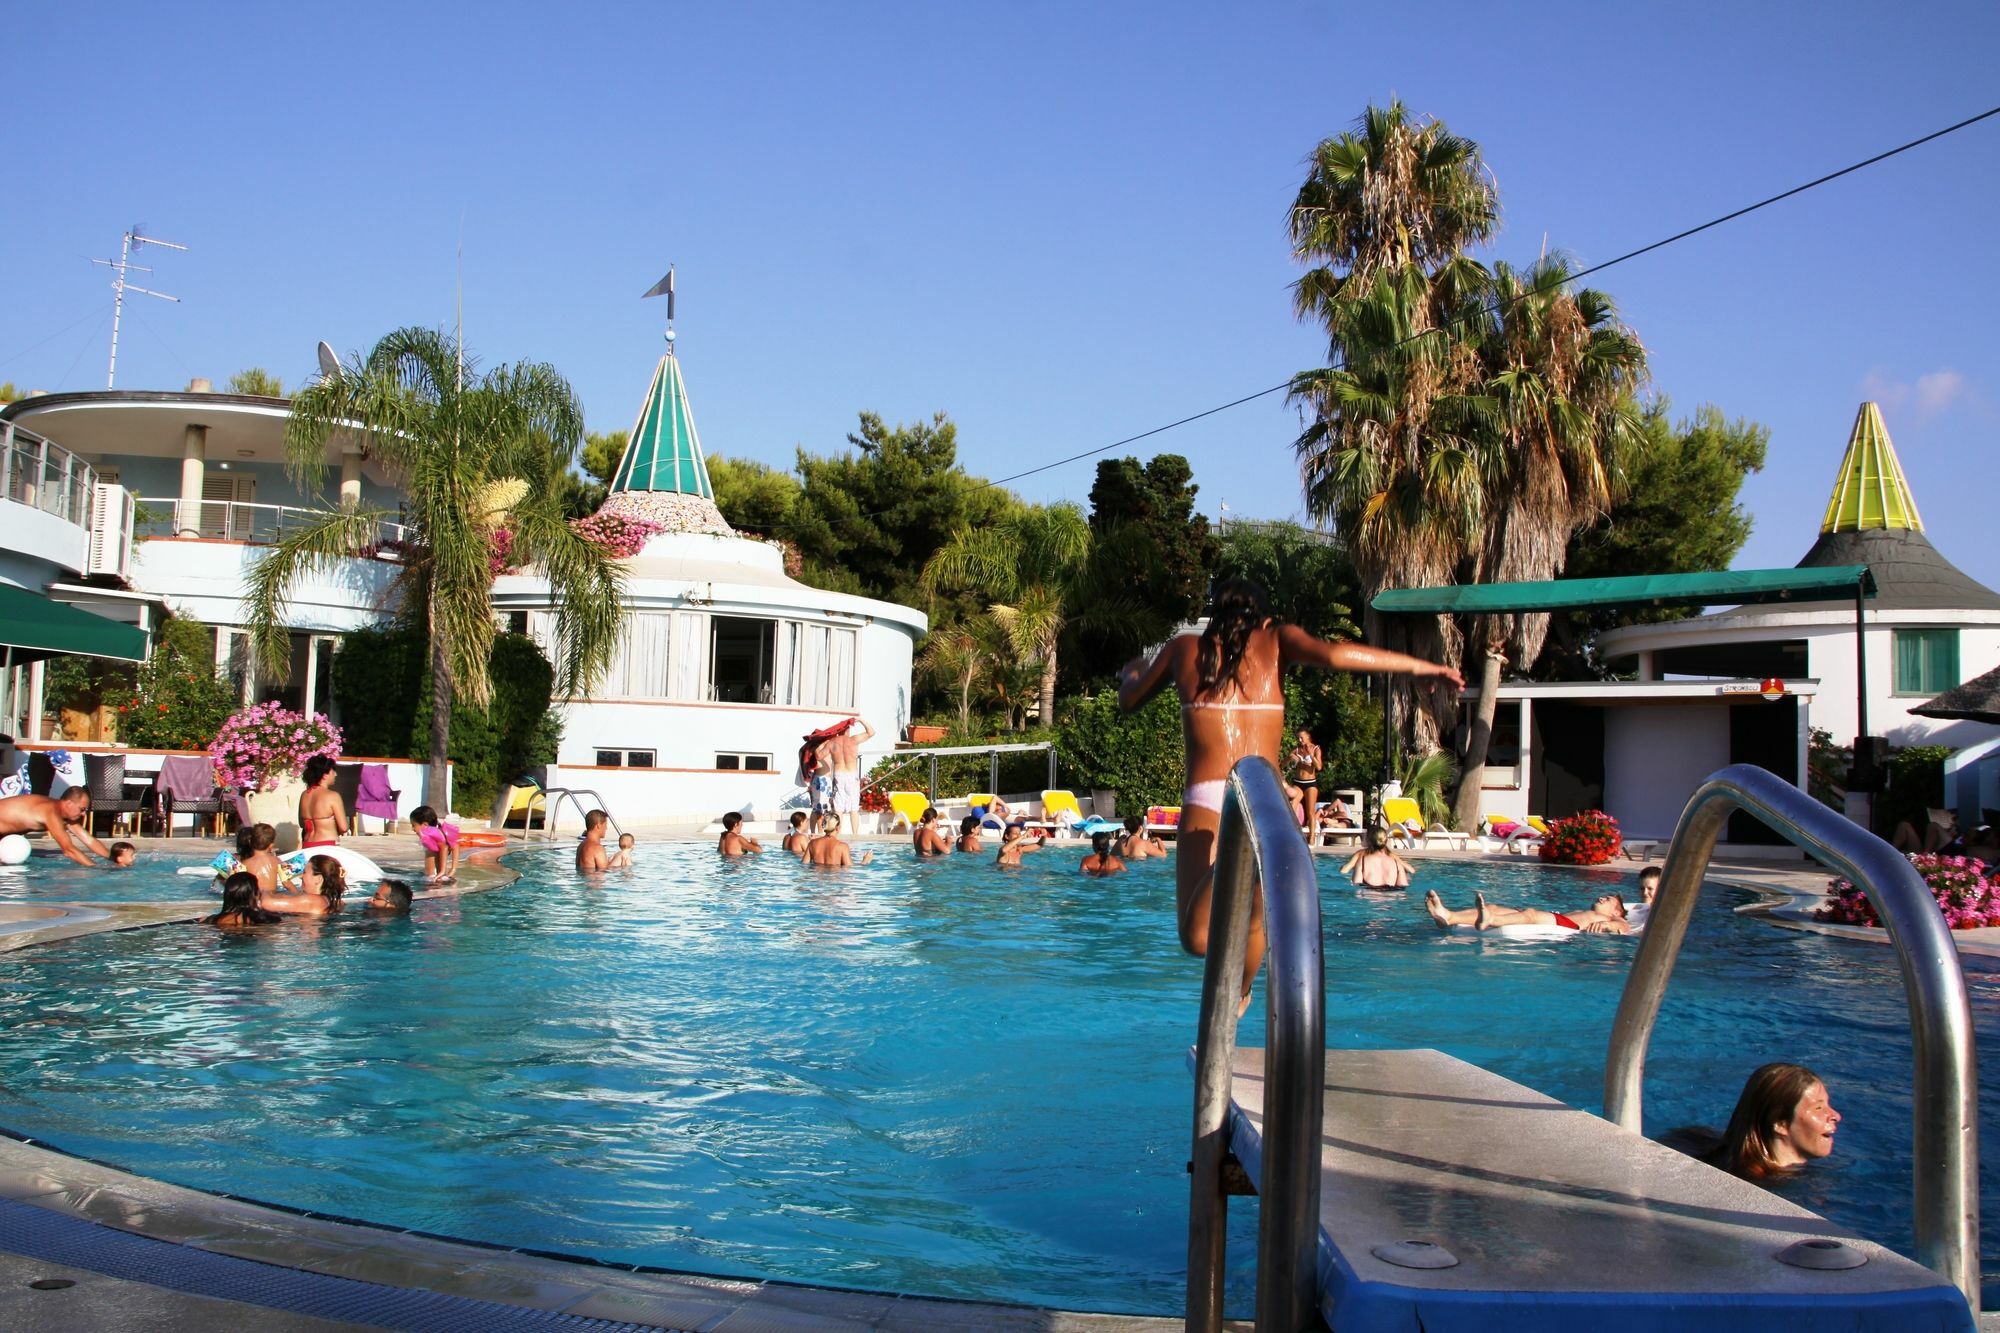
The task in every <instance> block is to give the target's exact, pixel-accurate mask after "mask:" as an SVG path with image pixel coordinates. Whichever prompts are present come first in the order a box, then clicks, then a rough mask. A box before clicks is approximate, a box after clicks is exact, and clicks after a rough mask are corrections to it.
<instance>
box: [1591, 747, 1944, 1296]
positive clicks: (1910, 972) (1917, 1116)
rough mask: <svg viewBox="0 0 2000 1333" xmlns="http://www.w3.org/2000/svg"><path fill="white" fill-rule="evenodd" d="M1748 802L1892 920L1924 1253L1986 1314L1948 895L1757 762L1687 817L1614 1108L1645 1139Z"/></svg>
mask: <svg viewBox="0 0 2000 1333" xmlns="http://www.w3.org/2000/svg"><path fill="white" fill-rule="evenodd" d="M1739 809H1741V810H1746V811H1748V812H1749V813H1751V814H1753V815H1755V816H1757V818H1759V819H1761V820H1763V821H1764V822H1765V823H1766V824H1769V825H1770V826H1771V827H1772V828H1774V829H1776V830H1777V831H1778V832H1780V833H1782V834H1784V835H1785V837H1787V838H1789V839H1790V840H1791V841H1792V842H1794V843H1796V844H1798V845H1799V846H1800V847H1803V848H1805V849H1806V850H1807V851H1808V852H1810V853H1812V855H1813V856H1814V857H1815V858H1816V859H1818V860H1819V861H1820V862H1821V863H1822V864H1824V865H1827V866H1830V867H1832V868H1833V869H1835V870H1837V871H1838V872H1840V874H1842V875H1843V876H1845V877H1846V878H1847V879H1848V880H1850V881H1851V882H1853V883H1855V884H1857V885H1859V886H1860V887H1861V888H1862V890H1863V891H1864V892H1866V893H1867V895H1868V901H1869V902H1871V903H1872V904H1874V906H1875V912H1876V914H1877V915H1878V916H1880V917H1881V919H1882V922H1883V924H1884V925H1885V926H1887V927H1888V931H1889V941H1890V943H1891V944H1892V945H1893V946H1894V947H1895V950H1896V960H1897V963H1898V964H1899V965H1900V966H1901V968H1902V972H1903V990H1904V993H1905V994H1906V995H1907V996H1908V998H1909V1004H1910V1028H1911V1037H1912V1042H1911V1044H1912V1046H1913V1048H1914V1056H1915V1066H1916V1068H1915V1081H1914V1097H1913V1102H1914V1104H1913V1107H1912V1116H1911V1118H1912V1122H1913V1123H1912V1139H1913V1145H1912V1149H1913V1151H1912V1155H1913V1158H1914V1161H1915V1167H1916V1170H1915V1176H1916V1180H1915V1188H1914V1191H1913V1193H1914V1198H1913V1200H1912V1204H1913V1211H1914V1213H1915V1218H1914V1220H1915V1224H1916V1239H1917V1261H1918V1262H1919V1263H1921V1264H1923V1265H1925V1266H1926V1267H1928V1268H1930V1269H1931V1270H1933V1271H1934V1272H1936V1273H1938V1274H1940V1275H1941V1276H1943V1277H1944V1278H1945V1280H1947V1281H1949V1282H1951V1283H1952V1284H1953V1285H1955V1286H1957V1287H1958V1289H1959V1290H1960V1291H1962V1292H1964V1293H1965V1298H1966V1300H1967V1302H1968V1303H1969V1304H1970V1305H1971V1306H1972V1308H1973V1309H1974V1310H1977V1309H1978V1308H1979V1070H1978V1056H1977V1052H1976V1051H1975V1049H1974V1045H1973V1032H1972V1010H1971V1007H1970V1005H1969V1004H1968V1003H1967V1001H1966V996H1965V974H1964V972H1963V971H1962V970H1961V969H1960V967H1959V961H1958V950H1957V948H1956V947H1955V946H1954V945H1953V944H1952V941H1951V930H1950V929H1949V927H1947V926H1946V925H1945V920H1944V916H1943V914H1942V913H1940V912H1939V911H1938V908H1937V901H1936V899H1935V898H1934V897H1933V896H1932V894H1931V891H1930V888H1929V886H1928V885H1926V884H1925V883H1924V880H1923V877H1922V876H1921V875H1919V874H1918V873H1917V871H1916V868H1915V867H1914V866H1912V865H1911V864H1910V862H1909V859H1908V858H1907V857H1905V856H1903V855H1902V853H1900V852H1898V851H1897V850H1896V849H1895V848H1893V847H1891V846H1890V845H1889V844H1888V843H1886V842H1884V841H1882V840H1881V839H1880V838H1878V837H1876V836H1875V835H1874V834H1872V833H1870V832H1868V830H1866V829H1864V828H1862V827H1861V826H1860V825H1858V824H1855V823H1853V822H1852V821H1850V820H1848V819H1847V818H1845V817H1844V816H1842V815H1841V814H1839V813H1838V812H1836V811H1834V810H1831V809H1829V808H1827V807H1826V806H1824V805H1822V804H1820V803H1819V802H1818V801H1816V800H1814V799H1813V798H1812V797H1810V796H1807V795H1806V794H1805V793H1804V792H1802V791H1800V790H1799V789H1798V788H1797V787H1794V786H1792V785H1791V784H1790V783H1788V782H1785V781H1784V780H1782V779H1781V778H1779V777H1777V776H1776V775H1774V774H1771V773H1767V772H1765V771H1764V770H1763V769H1761V768H1757V767H1755V766H1754V765H1751V764H1735V765H1732V766H1731V767H1729V768H1725V769H1722V770H1721V771H1720V772H1717V773H1714V774H1712V775H1710V777H1709V778H1708V780H1707V781H1706V782H1704V783H1702V785H1701V786H1700V787H1698V788H1697V789H1696V790H1695V793H1694V795H1693V797H1691V798H1690V799H1689V800H1688V803H1687V808H1686V809H1685V810H1683V811H1682V812H1681V820H1680V825H1679V827H1677V828H1676V829H1675V830H1674V840H1673V842H1672V844H1671V845H1670V846H1669V847H1668V850H1667V861H1666V869H1665V873H1664V874H1663V875H1662V876H1661V879H1660V891H1659V895H1658V897H1657V899H1656V900H1655V902H1654V905H1653V911H1652V915H1651V917H1650V918H1649V919H1648V921H1647V924H1646V931H1645V934H1644V935H1643V936H1642V937H1641V939H1640V943H1639V952H1638V955H1637V957H1635V958H1634V959H1633V961H1632V971H1631V973H1630V975H1628V976H1627V978H1626V980H1625V993H1624V996H1623V998H1622V999H1620V1000H1619V1003H1618V1017H1617V1019H1616V1021H1615V1022H1614V1023H1613V1025H1612V1029H1611V1052H1610V1055H1609V1057H1608V1058H1607V1059H1606V1061H1605V1065H1604V1114H1605V1117H1606V1118H1607V1119H1609V1120H1612V1121H1614V1122H1616V1123H1617V1124H1618V1125H1619V1126H1621V1127H1622V1128H1625V1129H1629V1130H1631V1131H1632V1132H1633V1133H1635V1134H1637V1133H1640V1132H1641V1130H1640V1121H1641V1114H1640V1111H1641V1107H1640V1100H1641V1093H1642V1088H1643V1084H1644V1082H1645V1070H1646V1045H1647V1043H1648V1041H1649V1040H1650V1039H1651V1038H1652V1035H1653V1022H1654V1020H1655V1019H1656V1018H1658V1017H1659V1013H1660V1002H1661V1000H1662V999H1663V998H1664V996H1665V994H1666V989H1667V979H1668V978H1669V977H1670V976H1672V975H1673V970H1674V960H1675V959H1676V958H1677V957H1678V956H1679V954H1680V949H1681V941H1682V939H1683V938H1684V937H1685V936H1686V935H1687V927H1688V919H1689V918H1690V917H1691V916H1693V914H1694V905H1695V899H1696V898H1697V897H1698V896H1699V894H1700V892H1701V883H1702V878H1703V876H1704V875H1705V874H1706V872H1707V870H1708V862H1709V858H1710V857H1711V856H1712V855H1713V854H1714V852H1715V842H1716V839H1717V838H1719V837H1720V836H1721V834H1722V829H1723V825H1724V824H1725V823H1726V822H1727V821H1728V819H1729V816H1730V814H1731V813H1732V812H1733V811H1736V810H1739Z"/></svg>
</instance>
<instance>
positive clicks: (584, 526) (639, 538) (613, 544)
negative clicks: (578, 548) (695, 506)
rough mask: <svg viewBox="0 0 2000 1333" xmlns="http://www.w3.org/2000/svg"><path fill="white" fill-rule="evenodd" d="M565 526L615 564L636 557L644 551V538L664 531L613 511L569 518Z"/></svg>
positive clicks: (664, 528)
mask: <svg viewBox="0 0 2000 1333" xmlns="http://www.w3.org/2000/svg"><path fill="white" fill-rule="evenodd" d="M569 526H570V531H572V532H574V533H575V534H576V535H577V536H579V537H581V538H583V539H584V540H585V541H587V542H592V543H595V544H596V545H598V546H601V547H603V548H604V549H605V551H606V552H608V553H609V554H610V555H611V557H612V558H613V559H616V560H624V559H628V558H629V557H631V556H635V555H637V554H639V552H640V551H641V550H643V549H644V548H645V545H646V539H647V538H649V537H651V536H653V535H654V534H655V533H659V532H665V531H666V530H667V529H666V525H665V524H662V523H655V522H653V521H652V520H650V519H644V518H633V517H631V516H630V515H627V514H621V513H618V512H616V511H615V510H599V511H598V512H597V513H595V514H592V515H591V516H590V517H589V518H573V519H571V520H570V521H569Z"/></svg>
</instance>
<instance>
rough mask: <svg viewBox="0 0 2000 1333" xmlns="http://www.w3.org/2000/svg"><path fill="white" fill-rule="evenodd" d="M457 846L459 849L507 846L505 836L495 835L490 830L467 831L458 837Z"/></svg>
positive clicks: (501, 834)
mask: <svg viewBox="0 0 2000 1333" xmlns="http://www.w3.org/2000/svg"><path fill="white" fill-rule="evenodd" d="M458 845H459V846H461V847H505V846H506V845H507V835H506V834H504V833H496V832H494V831H493V830H491V829H469V830H466V831H463V832H461V833H460V834H459V835H458Z"/></svg>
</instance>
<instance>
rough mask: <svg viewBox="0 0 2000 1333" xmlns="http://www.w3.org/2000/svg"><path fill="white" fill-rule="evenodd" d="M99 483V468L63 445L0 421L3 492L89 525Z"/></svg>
mask: <svg viewBox="0 0 2000 1333" xmlns="http://www.w3.org/2000/svg"><path fill="white" fill-rule="evenodd" d="M96 483H97V472H96V470H95V469H93V468H92V467H91V466H90V464H88V463H86V462H84V461H83V460H82V459H81V458H78V457H77V456H76V455H75V454H73V453H71V452H70V451H69V450H67V449H65V448H63V447H62V446H61V445H59V444H56V443H53V442H52V441H49V440H46V439H43V438H42V437H41V436H39V435H37V434H35V432H33V431H31V430H28V429H27V428H25V427H22V426H16V425H15V424H14V423H13V422H11V421H9V422H6V423H4V424H0V496H5V497H6V498H7V499H9V500H13V501H16V502H18V503H20V504H24V505H30V506H32V507H34V508H36V509H39V510H41V511H42V512H44V513H48V514H54V515H55V516H56V517H57V518H61V519H66V520H68V521H69V522H71V523H74V524H76V525H77V526H78V527H88V526H90V496H91V488H92V487H93V486H95V485H96Z"/></svg>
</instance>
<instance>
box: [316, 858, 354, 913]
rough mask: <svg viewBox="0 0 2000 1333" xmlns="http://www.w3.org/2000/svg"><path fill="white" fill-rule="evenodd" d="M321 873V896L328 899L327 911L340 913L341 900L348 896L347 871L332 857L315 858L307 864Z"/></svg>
mask: <svg viewBox="0 0 2000 1333" xmlns="http://www.w3.org/2000/svg"><path fill="white" fill-rule="evenodd" d="M307 864H308V865H310V866H312V868H313V869H314V870H315V871H317V872H318V873H319V896H320V897H322V898H324V899H326V910H327V911H329V912H338V911H339V910H340V900H341V899H342V898H344V897H346V896H347V870H346V868H345V867H343V866H342V865H341V864H340V862H338V861H336V860H335V859H334V858H332V857H331V856H315V857H314V858H313V859H312V860H311V861H309V862H308V863H307Z"/></svg>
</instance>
